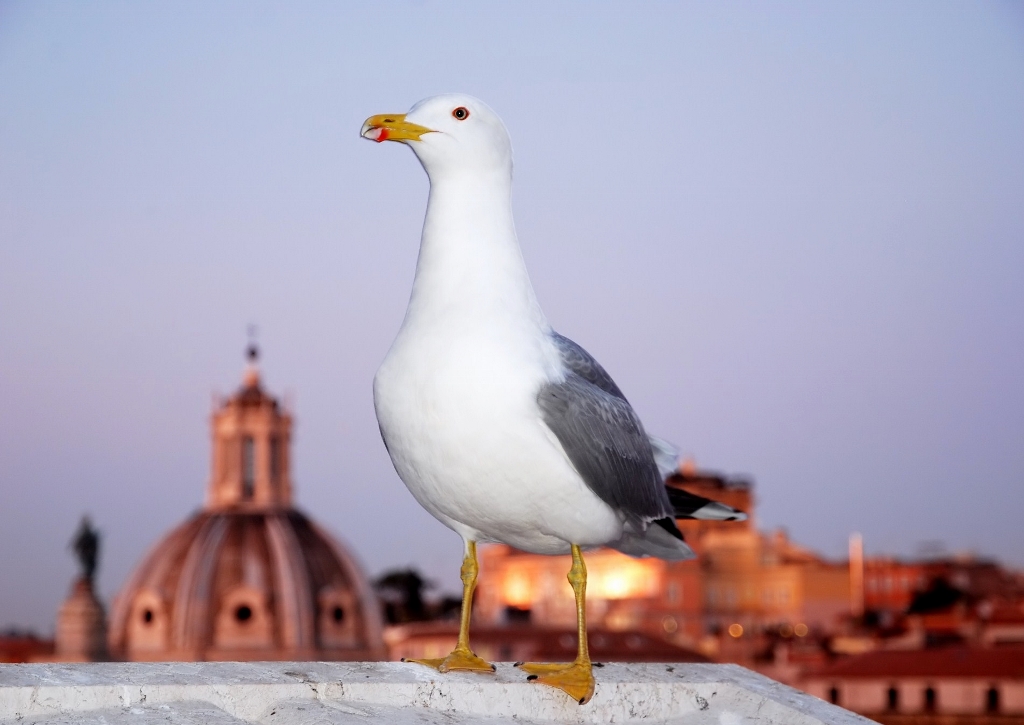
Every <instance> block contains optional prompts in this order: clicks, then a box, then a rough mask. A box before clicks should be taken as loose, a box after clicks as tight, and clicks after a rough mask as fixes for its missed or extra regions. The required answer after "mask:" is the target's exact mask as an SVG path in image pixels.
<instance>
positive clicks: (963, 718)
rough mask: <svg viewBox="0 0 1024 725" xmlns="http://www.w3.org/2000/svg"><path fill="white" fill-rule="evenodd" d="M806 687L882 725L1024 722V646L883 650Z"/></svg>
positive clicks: (848, 661)
mask: <svg viewBox="0 0 1024 725" xmlns="http://www.w3.org/2000/svg"><path fill="white" fill-rule="evenodd" d="M802 689H804V690H805V691H806V692H808V693H810V694H812V695H816V696H818V697H820V698H822V699H825V700H828V701H830V702H832V703H834V704H837V705H841V706H842V707H845V708H848V709H850V710H854V711H856V712H859V713H861V714H863V715H867V716H869V717H872V718H874V719H876V720H878V721H879V722H881V723H892V724H893V725H897V724H906V725H947V724H954V723H955V724H956V725H994V724H995V723H1003V724H1004V725H1009V723H1024V647H1020V646H1010V647H993V648H977V647H968V646H956V647H945V648H941V649H938V650H927V649H924V650H909V651H906V650H882V651H877V652H868V653H865V654H861V655H856V656H853V657H848V658H844V659H841V660H839V661H837V662H835V663H833V664H831V665H828V666H826V667H823V668H821V669H820V670H818V671H817V672H814V673H812V674H811V675H809V676H808V677H807V678H806V679H805V680H804V682H803V685H802Z"/></svg>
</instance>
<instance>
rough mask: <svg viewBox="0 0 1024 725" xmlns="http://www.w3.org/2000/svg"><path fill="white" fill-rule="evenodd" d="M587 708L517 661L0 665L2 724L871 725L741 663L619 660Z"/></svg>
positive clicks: (601, 677)
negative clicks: (457, 668) (469, 665)
mask: <svg viewBox="0 0 1024 725" xmlns="http://www.w3.org/2000/svg"><path fill="white" fill-rule="evenodd" d="M594 672H595V675H596V678H597V691H596V693H595V695H594V698H593V700H591V701H590V702H589V703H587V704H586V705H582V706H581V705H578V704H576V703H575V702H573V701H572V700H571V699H570V698H569V697H568V696H567V695H565V694H564V693H562V692H559V691H557V690H553V689H551V688H548V687H545V686H543V685H538V684H536V683H530V682H527V681H526V678H525V677H524V675H523V674H522V673H521V672H520V671H519V670H516V669H515V668H513V667H512V665H511V664H508V663H502V664H499V665H498V671H497V673H495V674H494V675H480V674H474V673H451V674H447V675H442V674H439V673H437V672H434V671H432V670H429V669H427V668H425V667H422V666H420V665H414V664H403V663H400V662H161V663H93V664H26V665H0V725H9V724H10V725H13V724H14V723H18V724H19V725H32V724H38V725H44V724H45V725H64V724H65V723H67V724H68V725H70V724H71V723H75V725H100V724H101V723H102V724H104V725H121V724H122V723H124V724H126V725H127V724H130V725H155V724H156V723H161V724H163V723H173V724H175V725H192V724H193V723H194V724H196V725H198V724H200V723H202V724H206V725H222V724H223V725H228V723H233V724H234V725H239V724H240V723H259V724H260V725H359V724H363V725H365V724H366V723H388V724H389V725H405V724H406V723H410V724H411V723H418V724H421V725H442V724H444V725H463V724H465V725H469V724H471V723H480V724H481V725H484V724H492V725H500V724H504V723H507V724H509V725H511V724H512V723H516V725H541V724H543V723H641V722H642V723H648V724H651V723H663V724H664V725H755V724H757V725H770V724H774V723H779V724H780V725H781V724H784V725H819V724H824V723H827V724H828V725H863V724H864V723H870V722H871V721H870V720H867V719H865V718H863V717H861V716H859V715H855V714H854V713H852V712H849V711H847V710H843V709H842V708H839V707H836V706H834V705H831V704H829V703H827V702H824V701H823V700H820V699H818V698H816V697H812V696H810V695H807V694H804V693H802V692H799V691H798V690H794V689H792V688H790V687H787V686H785V685H782V684H780V683H778V682H775V681H774V680H770V679H768V678H766V677H763V676H761V675H758V674H756V673H754V672H751V671H750V670H747V669H744V668H742V667H739V666H737V665H711V664H677V665H671V664H614V663H610V664H607V665H605V666H604V667H602V668H600V669H595V670H594Z"/></svg>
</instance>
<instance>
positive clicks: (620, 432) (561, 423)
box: [537, 334, 673, 524]
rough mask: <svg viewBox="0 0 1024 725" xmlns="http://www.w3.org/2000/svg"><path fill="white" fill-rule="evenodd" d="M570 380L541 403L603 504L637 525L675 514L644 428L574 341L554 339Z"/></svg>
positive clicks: (545, 390)
mask: <svg viewBox="0 0 1024 725" xmlns="http://www.w3.org/2000/svg"><path fill="white" fill-rule="evenodd" d="M554 340H555V343H556V344H557V345H558V348H559V350H560V351H561V352H562V360H563V362H564V363H565V366H566V377H565V379H564V380H562V381H559V382H554V383H548V384H546V385H544V386H543V387H542V388H541V389H540V392H539V393H538V394H537V402H538V404H539V405H540V409H541V412H542V415H543V418H544V422H545V423H546V424H547V426H548V428H550V429H551V431H552V432H553V433H554V434H555V436H556V437H557V438H558V440H559V442H560V443H561V444H562V448H563V449H565V452H566V455H568V456H569V460H570V461H572V464H573V466H575V468H576V470H577V471H578V472H579V474H580V476H582V477H583V480H584V481H585V482H586V484H587V485H588V486H589V487H590V489H591V490H592V491H593V492H594V493H596V494H597V495H598V496H599V497H600V498H601V500H602V501H604V502H605V503H607V504H608V505H609V506H611V507H612V508H614V509H616V510H618V511H621V512H622V513H624V514H625V515H626V517H627V519H630V520H632V521H633V522H634V523H641V524H646V523H649V522H651V521H655V520H657V519H663V518H666V517H672V516H673V510H672V505H671V504H670V503H669V500H668V494H667V493H666V491H665V484H664V482H663V480H662V478H661V475H660V474H659V472H658V466H657V465H656V464H655V461H654V453H653V451H652V449H651V444H650V441H649V440H648V438H647V434H646V433H645V432H644V427H643V424H641V423H640V419H639V418H638V417H637V415H636V413H635V412H634V411H633V408H632V407H631V406H630V405H629V402H628V401H627V400H626V398H625V397H624V396H623V395H622V391H620V390H619V388H618V386H617V385H615V382H614V381H613V380H612V379H611V376H609V375H608V373H607V372H605V370H604V368H602V367H601V365H600V364H599V363H598V362H597V361H596V360H595V359H594V358H593V357H591V355H590V354H589V353H588V352H587V351H586V350H584V349H583V348H582V347H580V346H579V345H577V344H576V343H574V342H573V341H572V340H570V339H568V338H567V337H563V336H562V335H558V334H555V335H554Z"/></svg>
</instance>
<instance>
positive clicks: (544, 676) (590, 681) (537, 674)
mask: <svg viewBox="0 0 1024 725" xmlns="http://www.w3.org/2000/svg"><path fill="white" fill-rule="evenodd" d="M516 667H518V668H519V669H521V670H522V671H523V672H526V673H527V674H529V677H527V678H526V679H528V680H530V681H531V682H539V683H541V684H542V685H549V686H550V687H557V688H558V689H559V690H561V691H562V692H564V693H565V694H567V695H568V696H569V697H571V698H572V699H574V700H576V702H578V703H579V704H581V705H584V704H586V703H587V702H588V701H589V700H590V698H591V697H593V696H594V673H593V672H592V671H591V667H590V663H589V662H572V663H570V664H560V663H554V664H552V663H547V662H520V663H518V664H516Z"/></svg>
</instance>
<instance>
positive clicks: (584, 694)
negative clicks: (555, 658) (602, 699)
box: [516, 544, 594, 705]
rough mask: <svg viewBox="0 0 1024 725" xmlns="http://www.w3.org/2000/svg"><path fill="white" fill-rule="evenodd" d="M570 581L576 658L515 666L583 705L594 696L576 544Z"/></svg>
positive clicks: (581, 566)
mask: <svg viewBox="0 0 1024 725" xmlns="http://www.w3.org/2000/svg"><path fill="white" fill-rule="evenodd" d="M569 584H571V585H572V591H573V593H574V594H575V595H576V635H577V637H578V638H579V649H578V650H577V652H576V661H575V662H573V663H571V664H568V665H566V664H549V663H537V662H524V663H521V664H518V665H516V666H517V667H519V668H520V669H521V670H523V671H524V672H527V673H529V675H530V676H529V677H528V678H527V679H528V680H532V681H536V682H540V683H542V684H545V685H550V686H552V687H557V688H558V689H559V690H562V691H563V692H565V693H566V694H568V695H569V697H571V698H572V699H574V700H576V701H578V702H579V703H580V704H581V705H582V704H584V703H586V702H587V701H588V700H590V698H591V697H593V696H594V673H593V671H592V665H591V662H590V651H589V650H588V649H587V611H586V600H587V566H586V564H584V563H583V554H582V553H580V547H578V546H576V544H573V545H572V568H571V569H570V570H569Z"/></svg>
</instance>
